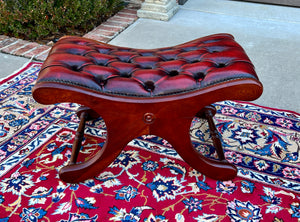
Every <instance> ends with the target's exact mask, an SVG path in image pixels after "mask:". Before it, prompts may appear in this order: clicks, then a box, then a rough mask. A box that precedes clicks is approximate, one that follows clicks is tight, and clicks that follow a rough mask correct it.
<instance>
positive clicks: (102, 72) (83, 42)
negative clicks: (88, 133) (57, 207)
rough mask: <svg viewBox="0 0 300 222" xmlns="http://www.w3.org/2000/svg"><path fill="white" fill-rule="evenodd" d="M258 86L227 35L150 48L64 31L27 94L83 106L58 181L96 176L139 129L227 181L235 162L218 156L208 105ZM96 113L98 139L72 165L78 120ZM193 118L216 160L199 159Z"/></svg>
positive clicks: (257, 91) (251, 94) (243, 96)
mask: <svg viewBox="0 0 300 222" xmlns="http://www.w3.org/2000/svg"><path fill="white" fill-rule="evenodd" d="M262 90H263V87H262V84H261V83H260V81H259V80H258V77H257V75H256V73H255V71H254V67H253V65H252V63H251V62H250V60H249V58H248V57H247V55H246V54H245V52H244V51H243V49H242V48H241V46H239V45H238V44H237V43H236V42H235V41H234V39H233V37H232V36H231V35H228V34H219V35H212V36H208V37H204V38H199V39H197V40H194V41H191V42H188V43H185V44H181V45H178V46H174V47H168V48H163V49H153V50H140V49H129V48H122V47H117V46H112V45H108V44H103V43H99V42H96V41H93V40H88V39H84V38H78V37H66V38H63V39H62V40H60V41H58V42H57V44H56V45H55V46H54V47H53V48H52V50H51V51H50V53H49V57H48V58H47V60H46V61H45V62H44V64H43V66H42V69H41V72H40V73H39V77H38V80H37V83H36V85H35V86H34V88H33V97H34V99H35V100H36V101H38V102H40V103H42V104H54V103H60V102H73V103H78V104H81V105H82V106H83V108H81V110H79V111H78V115H79V116H80V118H81V123H80V124H79V129H78V133H77V136H76V140H75V145H74V147H73V151H72V153H73V154H72V158H71V164H69V165H67V166H65V167H63V168H62V169H61V170H60V172H59V175H60V178H61V179H62V180H63V181H66V182H69V183H78V182H81V181H84V180H86V179H89V178H92V177H94V176H97V175H98V174H99V173H100V172H101V171H103V170H105V168H106V167H108V166H109V165H110V164H111V163H112V162H113V161H114V160H115V159H116V158H117V157H118V155H119V154H120V152H121V151H122V149H123V148H124V147H125V146H126V145H127V144H128V143H129V142H130V141H131V140H133V139H135V138H137V137H139V136H142V135H157V136H160V137H162V138H164V139H166V140H167V141H168V142H170V144H171V145H172V146H173V147H174V149H175V150H176V151H177V152H178V154H179V155H180V156H181V157H182V159H183V160H184V161H185V162H187V163H188V164H189V165H190V166H191V167H193V168H194V169H196V170H198V171H199V172H201V173H203V174H204V175H206V176H208V177H210V178H213V179H216V180H230V179H233V178H234V177H235V176H236V174H237V168H236V167H235V166H234V165H233V164H231V163H229V162H227V161H226V159H225V157H224V153H223V149H222V143H221V140H220V138H219V134H218V132H217V131H216V127H215V125H214V123H213V115H214V113H215V110H214V108H213V107H212V106H210V104H213V103H215V102H217V101H223V100H244V101H251V100H254V99H257V98H258V97H259V96H260V95H261V93H262ZM87 107H88V108H87ZM86 113H87V114H88V115H86ZM98 116H101V117H102V118H103V120H104V121H105V124H106V128H107V138H106V142H105V144H104V146H103V147H102V148H101V149H99V151H98V152H97V153H96V154H95V155H94V156H93V157H91V158H90V159H89V160H87V161H86V162H83V163H75V162H76V156H77V155H78V151H79V148H80V146H81V140H82V134H83V128H84V122H85V119H89V118H97V117H98ZM195 116H198V117H205V118H206V119H207V120H208V122H209V128H210V131H211V133H212V134H211V136H212V139H213V143H214V146H215V147H216V151H217V154H218V156H219V160H215V159H210V158H207V157H204V156H203V155H202V154H200V153H199V152H197V150H196V149H195V148H194V147H193V145H192V142H191V138H190V134H189V132H190V126H191V122H192V120H193V118H194V117H195Z"/></svg>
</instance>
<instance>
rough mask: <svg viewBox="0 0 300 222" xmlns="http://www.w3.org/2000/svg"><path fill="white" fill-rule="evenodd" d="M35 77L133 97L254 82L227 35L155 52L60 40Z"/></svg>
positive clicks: (238, 49) (244, 58) (245, 59)
mask: <svg viewBox="0 0 300 222" xmlns="http://www.w3.org/2000/svg"><path fill="white" fill-rule="evenodd" d="M51 67H56V68H55V70H56V72H55V73H54V72H53V73H52V74H51V76H50V74H49V72H48V71H47V69H48V68H49V69H51ZM223 67H226V68H224V69H219V68H223ZM44 70H45V71H44ZM41 73H42V74H41V75H40V76H41V77H40V78H39V81H54V82H64V84H70V85H75V86H77V85H80V86H81V87H85V88H88V89H97V90H99V93H104V94H114V95H115V94H119V95H124V96H133V97H155V96H169V95H173V94H178V93H185V92H190V91H193V90H199V89H201V88H204V87H207V86H211V85H214V84H217V83H218V82H220V81H221V82H223V81H224V82H225V81H227V80H234V79H241V78H253V79H255V78H257V76H256V74H255V71H254V68H253V65H252V63H251V61H250V60H249V58H248V56H247V55H246V54H245V52H244V50H243V49H242V48H241V46H240V45H238V43H237V42H235V41H234V39H233V37H232V36H231V35H227V34H219V35H211V36H207V37H203V38H199V39H195V40H193V41H190V42H187V43H184V44H180V45H177V46H174V47H166V48H158V49H133V48H124V47H118V46H113V45H109V44H105V43H101V42H97V41H94V40H90V39H86V38H80V37H66V38H62V39H61V40H59V41H58V42H57V43H56V44H55V45H54V46H53V47H52V49H51V51H50V53H49V56H48V59H47V60H46V61H45V62H44V64H43V68H42V71H41ZM43 73H44V74H43ZM61 73H63V74H61ZM62 75H63V76H62ZM199 81H201V84H198V83H199ZM91 86H92V87H91Z"/></svg>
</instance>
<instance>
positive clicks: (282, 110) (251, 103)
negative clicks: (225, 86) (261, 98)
mask: <svg viewBox="0 0 300 222" xmlns="http://www.w3.org/2000/svg"><path fill="white" fill-rule="evenodd" d="M231 101H234V102H237V103H244V104H248V105H251V106H258V107H260V108H263V109H270V110H273V111H279V112H289V113H293V114H295V115H298V116H300V112H299V113H298V112H297V111H293V110H288V109H279V108H273V107H269V106H263V105H258V104H256V103H254V102H248V101H240V100H231Z"/></svg>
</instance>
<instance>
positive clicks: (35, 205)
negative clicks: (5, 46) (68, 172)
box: [0, 63, 300, 222]
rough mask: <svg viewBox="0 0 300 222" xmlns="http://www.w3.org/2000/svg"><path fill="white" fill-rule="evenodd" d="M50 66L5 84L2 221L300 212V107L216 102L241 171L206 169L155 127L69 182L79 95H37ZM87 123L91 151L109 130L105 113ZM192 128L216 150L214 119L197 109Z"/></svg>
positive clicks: (0, 127)
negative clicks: (219, 174)
mask: <svg viewBox="0 0 300 222" xmlns="http://www.w3.org/2000/svg"><path fill="white" fill-rule="evenodd" d="M40 67H41V64H40V63H29V64H28V65H27V66H26V67H25V68H23V69H22V70H21V71H19V72H18V73H16V74H15V75H13V76H11V77H9V78H8V79H6V80H4V81H2V83H1V86H0V99H1V103H0V163H1V165H0V204H1V205H0V221H13V222H15V221H26V222H27V221H51V222H53V221H60V222H67V221H85V222H87V221H100V222H102V221H124V222H137V221H140V222H154V221H161V222H162V221H177V222H183V221H201V222H204V221H205V222H206V221H207V222H212V221H232V222H235V221H236V222H246V221H249V222H258V221H268V222H269V221H276V222H280V221H299V220H300V195H299V192H300V183H299V181H300V169H299V166H300V165H299V163H300V155H299V154H300V153H299V150H300V115H299V114H297V113H294V112H290V111H281V110H274V109H269V108H265V107H260V106H256V105H253V104H249V103H240V102H234V101H225V102H222V103H216V104H215V106H216V108H217V110H218V114H217V115H216V116H215V122H216V125H217V128H218V130H219V132H220V133H221V134H222V135H223V145H224V148H225V155H226V158H227V159H228V161H230V162H232V163H234V164H235V165H236V166H237V167H238V177H236V178H235V179H234V180H232V181H223V182H222V181H215V180H212V179H210V178H207V177H205V176H204V175H202V174H200V173H199V172H197V171H195V170H193V169H192V168H191V167H189V166H188V165H187V164H186V163H185V162H183V161H182V160H181V158H180V157H179V156H178V154H177V153H176V152H175V151H174V149H173V148H172V146H171V145H170V144H169V143H168V142H167V141H165V140H164V139H162V138H159V137H156V136H153V135H150V136H149V135H146V136H143V137H140V138H136V139H135V140H133V141H131V142H130V143H129V144H128V146H127V147H126V148H125V149H124V151H123V152H122V154H121V155H120V156H119V157H118V158H117V159H116V160H115V161H114V162H113V163H112V164H111V165H110V166H109V167H108V168H107V169H106V170H105V171H104V172H102V173H101V174H99V175H98V176H97V177H95V178H93V179H90V180H87V181H85V182H84V183H80V184H67V183H64V182H62V181H60V180H59V178H58V173H57V172H58V170H59V169H60V168H61V167H62V166H63V165H64V164H66V162H67V160H68V158H69V157H70V154H71V146H72V142H73V139H74V133H75V130H76V128H77V125H78V122H79V120H78V118H77V116H76V114H75V112H74V111H75V110H76V109H77V107H78V105H77V104H70V103H64V104H57V105H51V106H42V105H40V104H37V103H36V102H35V101H34V100H33V99H32V97H31V89H32V87H33V85H34V81H35V79H36V77H37V74H38V72H39V69H40ZM174 121H176V120H174ZM87 125H88V127H87V128H86V136H85V139H84V142H83V148H82V149H81V152H80V158H81V160H85V159H87V158H90V156H91V155H93V154H94V153H95V152H96V151H97V149H99V148H100V147H101V146H102V145H103V143H104V141H105V136H106V130H105V123H104V122H103V120H101V119H98V120H96V121H91V122H88V124H87ZM172 130H176V129H172ZM190 130H191V132H190V133H191V137H192V139H193V143H194V145H195V147H196V148H197V149H198V150H199V152H201V153H203V154H204V155H206V156H211V158H214V157H215V156H216V153H215V150H214V148H213V147H212V141H211V140H210V138H209V133H208V125H207V123H206V122H205V121H203V120H201V119H194V121H193V122H192V124H191V129H190Z"/></svg>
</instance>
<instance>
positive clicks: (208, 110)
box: [196, 105, 225, 160]
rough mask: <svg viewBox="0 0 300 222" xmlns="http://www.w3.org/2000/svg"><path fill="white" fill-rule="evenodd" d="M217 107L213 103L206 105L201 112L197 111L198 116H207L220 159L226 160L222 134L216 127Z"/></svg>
mask: <svg viewBox="0 0 300 222" xmlns="http://www.w3.org/2000/svg"><path fill="white" fill-rule="evenodd" d="M216 112H217V111H216V108H215V107H214V106H213V105H209V106H205V107H204V108H203V109H202V110H201V111H200V112H198V113H197V115H196V117H199V118H205V119H206V120H207V122H208V126H209V132H210V135H211V138H212V141H213V144H214V147H215V149H216V151H217V154H218V157H219V160H225V156H224V151H223V146H222V141H221V136H220V134H219V132H218V130H217V128H216V125H215V123H214V120H213V117H214V115H215V114H216Z"/></svg>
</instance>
